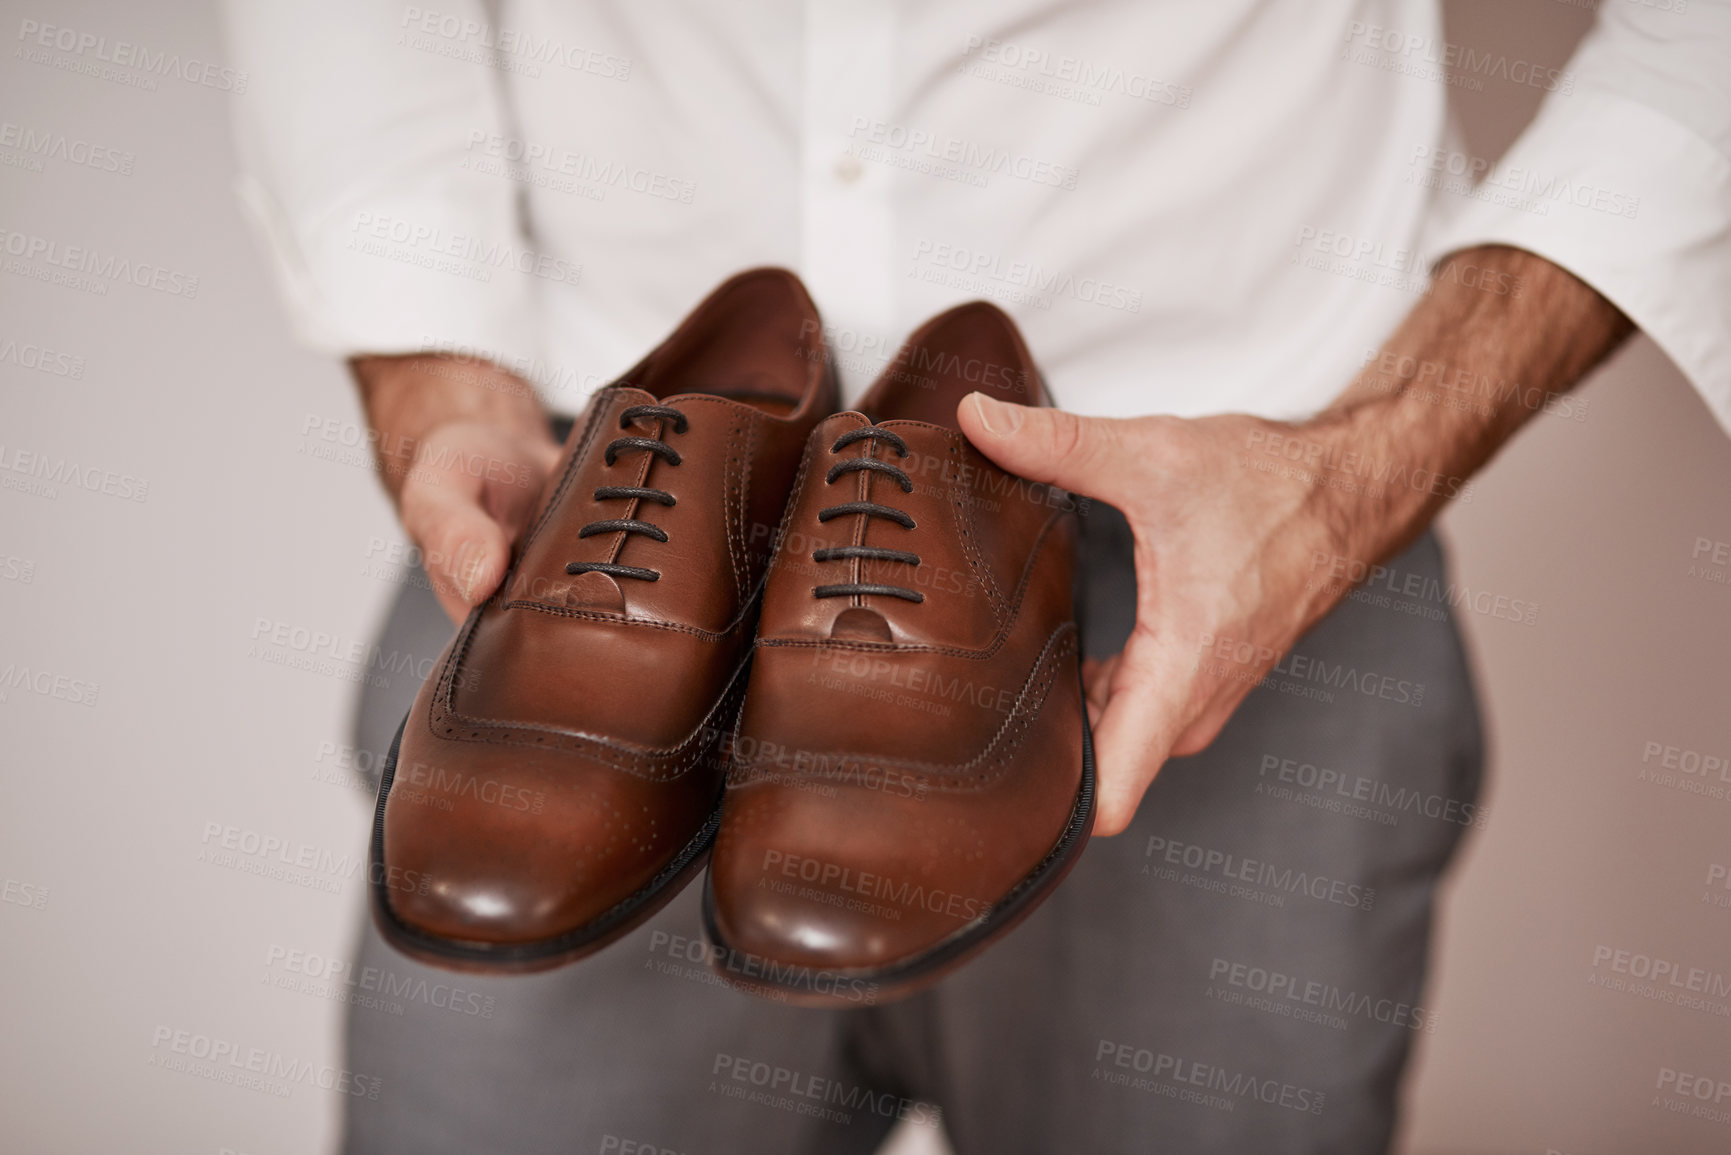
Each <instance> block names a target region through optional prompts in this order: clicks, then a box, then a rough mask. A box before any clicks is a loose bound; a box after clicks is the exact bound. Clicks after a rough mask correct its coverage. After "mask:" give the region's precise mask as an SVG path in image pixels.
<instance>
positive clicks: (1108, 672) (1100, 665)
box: [1082, 654, 1118, 725]
mask: <svg viewBox="0 0 1731 1155" xmlns="http://www.w3.org/2000/svg"><path fill="white" fill-rule="evenodd" d="M1117 669H1118V655H1117V654H1113V655H1112V656H1111V657H1109V658H1106V659H1104V660H1097V659H1094V658H1084V659H1083V660H1082V690H1083V693H1084V695H1085V696H1086V698H1087V701H1088V721H1089V723H1090V724H1093V725H1098V724H1099V722H1100V714H1101V712H1102V711H1104V710H1105V708H1106V700H1107V699H1108V698H1109V697H1110V696H1111V686H1112V675H1113V674H1114V673H1115V672H1116V671H1117Z"/></svg>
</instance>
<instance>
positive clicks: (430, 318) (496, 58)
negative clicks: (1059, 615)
mask: <svg viewBox="0 0 1731 1155" xmlns="http://www.w3.org/2000/svg"><path fill="white" fill-rule="evenodd" d="M1599 9H1600V11H1599V16H1598V24H1597V26H1596V28H1595V29H1594V31H1593V32H1592V33H1591V35H1590V36H1589V38H1588V40H1587V41H1586V42H1585V43H1584V44H1583V46H1582V47H1581V49H1580V51H1579V52H1578V53H1577V55H1576V56H1575V57H1574V58H1573V59H1572V60H1566V61H1565V60H1549V61H1531V60H1524V59H1521V58H1519V57H1518V56H1515V55H1510V54H1508V53H1506V52H1504V50H1503V49H1502V48H1501V47H1499V46H1497V45H1479V44H1452V43H1449V42H1448V41H1446V40H1445V38H1444V35H1443V32H1442V28H1441V21H1440V16H1439V10H1438V5H1437V3H1436V0H1159V2H1156V0H1142V2H1131V0H1119V2H1115V0H1076V2H1060V0H899V2H897V0H751V2H743V0H740V2H733V3H725V4H718V3H714V2H708V3H704V2H699V0H591V2H578V0H562V2H558V0H502V2H501V3H498V4H484V3H481V2H480V0H424V2H423V3H418V4H404V3H400V2H396V0H392V2H388V3H387V2H384V0H301V2H299V3H293V4H285V3H281V2H280V0H256V2H255V0H230V3H229V18H230V19H229V28H230V35H231V37H232V39H233V50H234V52H235V54H236V56H237V57H238V59H237V60H236V63H237V64H238V65H239V66H240V67H242V68H245V69H246V70H247V71H248V72H249V73H250V74H251V76H252V80H251V83H250V86H249V91H248V93H247V94H246V96H245V97H243V98H241V103H240V109H241V111H240V114H239V116H238V118H237V133H238V136H239V141H240V145H241V149H242V155H243V158H244V165H245V172H244V173H243V174H242V176H241V178H240V191H241V195H242V199H243V201H244V202H245V204H246V206H247V208H248V210H249V212H250V215H251V216H252V217H253V219H254V220H255V221H256V222H257V223H258V225H259V228H260V231H261V233H262V235H263V236H264V237H265V239H266V242H267V245H268V247H269V249H270V250H271V252H272V254H273V257H274V260H273V264H274V266H275V269H276V271H277V273H278V275H279V281H280V284H281V286H282V290H283V293H284V296H285V298H286V300H287V302H288V305H289V309H290V312H291V314H292V316H293V319H294V321H295V324H296V327H297V329H298V331H299V332H300V333H301V334H302V335H303V336H304V338H305V339H306V340H307V341H309V342H310V343H312V344H313V345H314V346H316V347H317V348H319V349H322V350H325V351H328V352H330V353H332V354H335V355H339V356H346V355H350V354H354V353H361V352H373V353H395V352H406V351H411V350H420V349H443V350H448V351H454V352H458V353H460V354H463V355H473V356H481V357H486V358H488V359H490V360H495V361H498V362H500V363H502V364H504V365H506V366H507V367H510V368H513V369H515V370H516V371H518V372H519V373H521V374H523V375H524V376H525V377H527V378H529V379H530V380H532V381H534V382H535V384H536V385H537V387H538V388H539V389H540V390H541V391H542V392H543V394H544V396H545V397H546V399H547V400H548V401H549V403H550V404H552V405H553V406H555V407H556V408H559V409H562V410H567V411H569V410H574V409H575V408H577V407H578V406H579V405H581V403H582V401H583V399H584V397H585V396H586V395H587V393H588V392H590V391H591V390H592V389H594V388H595V387H597V386H599V385H602V384H605V383H606V382H607V381H609V380H610V379H612V378H613V377H614V376H615V375H617V374H618V373H619V372H621V371H622V370H624V369H625V368H627V367H628V366H629V365H630V364H632V363H633V362H634V361H635V360H637V359H638V358H639V357H640V356H641V355H642V354H643V353H644V352H645V351H646V350H647V349H648V348H649V347H651V346H652V345H653V344H654V343H655V342H657V341H658V340H660V339H661V337H662V336H664V335H665V334H666V332H667V331H668V330H669V329H670V328H671V326H672V325H673V324H674V323H675V322H676V321H677V320H678V319H679V318H680V317H681V316H682V315H683V314H684V313H685V312H686V311H687V310H688V309H689V308H690V307H691V306H692V305H693V304H695V303H696V301H697V300H698V299H699V298H700V297H701V296H702V294H703V293H705V292H706V291H707V290H708V289H709V288H710V287H712V286H713V285H714V284H715V283H716V282H718V281H719V280H720V279H722V278H723V277H724V276H726V275H727V274H729V273H732V272H734V271H736V270H738V269H741V268H744V267H747V266H750V265H756V264H783V265H787V266H789V267H791V268H793V269H795V270H796V271H798V272H799V273H800V274H801V275H802V276H803V277H804V278H805V279H806V281H807V283H808V285H809V286H810V288H811V290H812V293H813V295H814V296H815V297H816V299H817V302H818V305H819V307H820V308H821V309H822V311H823V314H824V319H825V323H826V326H827V327H828V328H829V330H830V336H831V339H832V342H833V345H834V347H835V350H836V355H837V360H838V364H839V366H840V368H841V370H842V374H843V383H844V390H845V392H846V394H847V395H848V396H850V397H851V396H854V395H857V393H858V392H859V391H860V390H862V389H863V388H864V387H865V385H866V384H868V383H869V381H870V380H871V378H872V377H873V376H874V375H875V374H876V372H877V371H878V370H879V369H881V368H882V367H883V365H884V363H885V362H886V360H887V359H888V358H889V357H890V356H891V355H893V353H894V351H895V349H896V348H897V346H898V344H899V342H900V341H901V339H902V337H903V336H904V335H905V334H906V333H907V332H908V331H909V330H911V329H912V328H913V327H914V326H915V325H917V324H918V323H919V322H920V321H921V320H922V319H924V318H925V317H927V316H929V315H930V314H932V313H934V312H936V311H938V310H940V309H942V308H944V307H946V306H948V305H951V304H953V303H955V302H957V301H961V300H965V299H968V298H973V297H984V298H987V299H990V300H994V301H997V302H998V303H999V304H1001V305H1003V306H1004V307H1005V308H1006V309H1008V310H1009V312H1010V313H1011V314H1012V315H1013V316H1015V317H1016V319H1017V321H1018V322H1019V323H1020V324H1021V325H1022V326H1023V328H1024V330H1025V332H1026V333H1027V336H1028V339H1029V342H1030V345H1031V347H1032V348H1033V350H1034V352H1035V355H1036V357H1037V358H1038V359H1039V360H1040V362H1041V363H1042V365H1043V367H1044V370H1045V372H1046V374H1047V377H1048V378H1049V380H1050V381H1051V384H1052V386H1053V389H1054V392H1055V394H1056V396H1057V397H1058V399H1059V401H1060V402H1061V403H1062V404H1063V405H1065V406H1066V407H1067V408H1070V409H1073V410H1075V411H1077V412H1081V413H1088V414H1102V415H1130V414H1137V413H1153V412H1161V413H1174V414H1181V415H1187V416H1194V415H1201V414H1207V413H1217V412H1223V411H1245V412H1251V413H1257V414H1261V415H1264V416H1269V417H1277V418H1300V417H1303V416H1306V415H1308V414H1310V413H1313V412H1314V411H1316V410H1317V409H1319V408H1321V407H1322V406H1324V405H1326V404H1327V403H1328V402H1329V400H1330V399H1332V398H1333V397H1334V396H1335V395H1336V394H1337V393H1339V392H1340V390H1341V389H1342V388H1344V387H1345V385H1346V384H1347V382H1348V381H1350V380H1351V378H1352V377H1353V375H1354V374H1355V373H1356V372H1357V371H1358V370H1359V369H1360V367H1361V366H1362V365H1363V364H1364V362H1365V360H1366V358H1367V356H1368V355H1369V353H1370V352H1371V351H1372V350H1374V349H1375V348H1376V347H1377V345H1378V343H1379V342H1380V341H1381V340H1382V339H1383V338H1384V337H1385V336H1386V335H1387V334H1388V332H1389V331H1390V330H1391V329H1392V328H1393V327H1394V326H1395V325H1396V324H1397V323H1398V321H1399V320H1400V318H1401V317H1402V316H1403V315H1404V314H1405V313H1406V312H1407V311H1408V310H1409V309H1411V307H1412V306H1413V304H1414V303H1415V302H1416V301H1417V300H1418V295H1419V293H1420V292H1422V290H1423V288H1424V286H1425V284H1426V280H1427V275H1428V270H1429V269H1430V268H1431V263H1432V261H1433V260H1434V259H1435V258H1437V257H1438V256H1441V255H1443V254H1444V253H1446V252H1449V251H1452V250H1455V249H1459V248H1462V247H1465V246H1469V245H1472V244H1477V243H1483V242H1503V243H1507V244H1511V245H1516V246H1519V247H1522V248H1525V249H1529V250H1532V251H1534V252H1536V253H1538V254H1540V255H1542V256H1544V257H1547V258H1548V259H1550V260H1552V261H1554V262H1555V263H1557V264H1559V265H1561V266H1563V267H1564V268H1567V269H1569V270H1571V271H1572V272H1574V273H1575V274H1576V275H1577V276H1580V277H1581V278H1583V279H1584V280H1586V281H1587V282H1588V283H1590V284H1592V285H1593V286H1594V287H1595V288H1596V289H1598V290H1599V291H1600V292H1601V293H1603V294H1604V295H1605V296H1606V297H1608V298H1609V299H1610V300H1612V301H1613V302H1615V303H1616V304H1617V305H1618V306H1619V307H1621V308H1622V309H1623V310H1624V311H1625V312H1627V313H1628V314H1629V315H1630V317H1632V318H1633V319H1634V321H1635V322H1636V323H1637V324H1638V325H1640V327H1641V328H1642V329H1644V330H1645V331H1646V332H1647V333H1648V334H1650V335H1651V336H1652V337H1653V339H1654V340H1655V341H1656V342H1657V343H1658V344H1659V346H1660V347H1661V348H1663V349H1664V350H1665V352H1666V353H1667V354H1668V355H1669V356H1670V357H1671V358H1672V359H1673V360H1674V361H1675V362H1676V363H1677V364H1678V366H1679V367H1680V368H1681V369H1682V371H1683V372H1684V373H1685V374H1686V375H1687V376H1688V377H1689V379H1690V380H1691V381H1693V382H1694V383H1695V385H1696V386H1697V387H1698V388H1699V389H1700V390H1701V392H1702V394H1703V395H1704V396H1705V397H1706V398H1707V400H1708V403H1709V404H1710V406H1711V407H1712V408H1713V410H1714V412H1715V413H1716V415H1717V416H1718V418H1719V420H1720V421H1721V422H1722V423H1724V424H1725V425H1726V427H1727V428H1728V429H1731V0H1599ZM1451 66H1452V68H1453V69H1454V71H1453V73H1452V74H1446V75H1445V71H1444V70H1445V67H1451ZM1447 75H1452V76H1453V80H1452V81H1450V80H1448V79H1447ZM1448 83H1455V84H1459V85H1463V86H1466V87H1469V88H1479V89H1486V88H1494V87H1495V86H1501V85H1530V86H1534V87H1537V88H1540V89H1543V90H1544V91H1545V92H1546V95H1545V98H1544V104H1543V107H1542V111H1541V113H1540V115H1539V117H1538V119H1537V121H1536V122H1535V123H1534V124H1533V125H1532V127H1531V128H1530V129H1529V130H1528V131H1527V132H1526V133H1525V135H1524V136H1522V137H1521V139H1520V140H1519V141H1518V142H1517V143H1516V144H1515V146H1514V147H1513V149H1512V150H1511V151H1510V153H1509V155H1508V156H1507V157H1506V158H1505V160H1504V162H1503V163H1502V164H1501V165H1499V166H1497V167H1496V168H1495V169H1491V168H1490V167H1489V166H1488V165H1486V164H1485V162H1483V161H1482V160H1480V159H1478V158H1474V157H1471V156H1468V155H1466V154H1465V153H1464V152H1462V151H1461V150H1460V149H1459V148H1458V147H1456V146H1454V145H1452V144H1451V139H1452V138H1451V134H1450V132H1449V125H1448V118H1447V100H1446V94H1447V85H1448ZM1468 275H1469V276H1470V275H1472V274H1471V272H1470V271H1469V273H1468ZM1482 287H1483V288H1484V289H1485V291H1488V292H1519V291H1520V288H1521V287H1520V286H1519V285H1518V284H1512V283H1506V282H1487V283H1486V284H1485V285H1484V286H1482ZM1516 384H1519V383H1516Z"/></svg>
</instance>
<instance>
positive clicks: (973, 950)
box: [703, 694, 1095, 1007]
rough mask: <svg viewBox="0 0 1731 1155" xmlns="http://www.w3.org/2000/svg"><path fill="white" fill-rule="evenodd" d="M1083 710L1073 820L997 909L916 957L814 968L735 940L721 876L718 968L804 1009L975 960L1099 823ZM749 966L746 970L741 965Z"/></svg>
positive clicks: (712, 932) (918, 982)
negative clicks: (724, 909) (843, 990)
mask: <svg viewBox="0 0 1731 1155" xmlns="http://www.w3.org/2000/svg"><path fill="white" fill-rule="evenodd" d="M1083 703H1084V708H1083V713H1082V782H1081V785H1080V786H1079V787H1078V788H1077V790H1076V799H1075V801H1074V802H1073V803H1072V804H1071V807H1070V820H1069V822H1067V823H1066V824H1065V826H1064V829H1063V832H1062V833H1060V834H1059V836H1058V841H1057V843H1056V844H1055V845H1053V847H1052V849H1051V850H1050V851H1048V852H1047V853H1046V857H1045V858H1043V859H1041V860H1040V864H1039V865H1038V866H1036V867H1035V868H1034V869H1033V870H1032V871H1030V872H1029V873H1028V874H1026V875H1025V876H1023V878H1022V880H1021V881H1020V882H1018V883H1017V884H1016V885H1015V886H1014V887H1013V888H1012V889H1011V890H1010V893H1009V894H1007V895H1005V896H1004V899H1003V901H1002V902H999V903H997V904H996V905H994V906H993V907H992V909H991V911H990V912H989V913H987V914H986V915H985V916H983V917H982V918H980V919H978V920H977V921H975V922H972V923H969V924H968V925H967V926H964V927H962V928H961V929H960V930H958V931H956V932H955V933H954V934H952V935H950V936H949V937H948V938H945V939H943V940H941V941H939V942H937V943H935V944H934V945H932V946H930V947H927V948H926V949H925V950H924V951H921V952H920V953H919V954H916V955H911V956H909V957H908V958H905V959H902V960H900V961H899V962H895V963H892V964H890V965H889V966H886V967H876V968H845V967H821V966H811V965H808V964H805V963H790V964H783V963H780V962H778V961H777V960H774V959H770V958H766V957H764V956H761V955H755V954H752V953H750V952H747V951H741V950H738V949H737V948H735V947H732V946H729V945H728V943H727V940H726V938H725V937H724V936H723V935H722V933H721V930H720V928H719V927H718V926H717V925H716V920H715V880H714V878H713V876H710V877H707V878H705V879H704V883H703V929H704V933H706V934H707V935H708V936H709V941H710V943H711V944H712V945H713V946H714V947H715V950H714V953H713V954H712V956H711V962H710V965H711V969H712V970H714V972H715V973H716V974H718V975H720V976H721V977H722V978H723V979H725V980H726V981H727V982H728V983H729V984H730V985H731V986H734V987H737V988H739V989H740V990H744V991H749V992H751V993H752V994H756V995H762V996H764V997H766V998H771V999H774V1000H775V1001H777V1002H784V1003H791V1004H793V1005H795V1006H801V1007H857V1006H861V1005H866V1006H871V1005H875V1004H881V1003H888V1002H894V1001H896V1000H898V999H903V998H906V997H908V996H909V995H913V994H918V993H919V992H920V991H922V990H925V989H926V988H927V987H929V986H931V985H933V984H934V983H936V982H938V980H940V979H942V978H944V977H945V976H947V975H948V974H950V972H952V971H954V970H955V969H956V968H958V967H960V966H961V965H962V964H963V963H966V962H967V961H968V960H970V959H972V958H973V957H974V956H975V955H977V954H979V953H980V952H981V951H983V950H985V949H986V948H987V947H988V946H990V945H992V944H993V943H994V942H996V941H998V940H999V939H1001V938H1003V937H1004V936H1005V935H1007V934H1009V933H1010V932H1011V931H1012V930H1014V929H1016V927H1017V926H1018V925H1020V924H1021V922H1022V920H1023V919H1025V918H1027V917H1028V915H1030V914H1032V913H1033V912H1034V910H1035V908H1036V907H1038V906H1039V905H1040V904H1041V903H1042V902H1044V901H1045V900H1046V897H1047V896H1048V895H1050V894H1051V893H1052V891H1053V890H1055V889H1056V888H1057V886H1058V884H1059V883H1060V882H1063V881H1064V878H1065V876H1066V875H1068V874H1069V873H1070V871H1071V869H1072V868H1074V867H1075V865H1076V863H1077V861H1078V860H1080V859H1081V857H1082V850H1083V848H1084V847H1086V846H1087V845H1088V839H1089V835H1090V833H1091V832H1092V830H1093V827H1094V794H1095V778H1094V733H1093V728H1092V727H1091V726H1089V725H1088V715H1087V710H1086V703H1087V697H1086V695H1085V694H1084V697H1083ZM735 963H740V964H742V965H743V968H744V971H745V972H759V973H741V971H740V970H739V969H737V968H736V967H735V966H734V965H733V964H735ZM780 971H787V972H790V974H791V975H792V976H795V978H794V981H783V980H780V979H777V978H773V977H764V976H765V975H766V974H767V975H775V974H777V973H778V972H780ZM819 976H822V985H823V986H825V987H827V988H829V989H831V990H834V989H837V988H839V987H841V986H842V985H844V984H845V985H846V986H847V988H848V990H849V991H850V992H852V993H853V994H854V995H856V996H857V997H851V998H850V997H847V996H843V995H839V994H829V993H826V992H824V991H819V990H817V989H815V987H816V986H817V985H818V983H817V980H818V977H819Z"/></svg>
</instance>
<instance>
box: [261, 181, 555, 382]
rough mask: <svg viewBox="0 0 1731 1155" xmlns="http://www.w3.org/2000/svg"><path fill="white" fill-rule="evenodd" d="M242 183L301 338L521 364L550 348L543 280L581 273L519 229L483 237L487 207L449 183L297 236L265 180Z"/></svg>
mask: <svg viewBox="0 0 1731 1155" xmlns="http://www.w3.org/2000/svg"><path fill="white" fill-rule="evenodd" d="M235 191H236V193H237V194H238V196H239V198H240V202H241V205H242V208H243V209H244V211H245V214H246V216H247V217H248V218H249V220H250V221H251V222H252V224H253V226H254V232H255V233H256V235H257V236H258V237H259V238H260V241H261V243H262V244H263V246H264V248H265V250H266V254H267V257H268V258H269V259H268V262H267V263H268V264H269V266H270V268H271V269H272V271H273V273H274V274H275V278H276V282H277V287H278V290H279V292H280V294H281V296H282V298H283V302H284V305H285V307H286V309H287V312H288V315H289V321H290V324H291V325H292V327H293V328H294V331H295V334H296V336H297V337H299V338H300V340H301V341H302V342H303V343H305V344H307V345H309V346H311V347H312V348H313V349H315V350H317V351H319V352H323V353H327V354H330V355H332V356H335V357H340V358H348V357H353V356H358V355H361V354H381V355H389V354H401V353H423V352H445V353H455V354H458V355H461V356H463V357H465V358H481V359H484V360H488V361H493V362H496V363H498V364H500V365H503V366H505V367H506V368H509V369H513V370H515V371H518V372H522V367H524V366H534V365H537V364H539V363H540V361H541V354H542V350H541V348H540V328H539V325H538V305H539V301H538V295H537V293H536V292H535V289H534V285H535V278H537V277H540V278H545V279H549V280H569V281H571V282H573V283H575V282H576V280H577V279H578V277H579V275H580V274H581V271H582V270H581V267H580V266H577V265H575V264H574V263H571V262H567V261H564V260H562V259H557V258H553V257H550V256H549V255H547V254H540V253H536V252H535V251H534V250H532V249H529V248H527V247H526V246H525V245H524V244H523V242H522V240H521V238H518V237H483V236H480V235H478V234H477V233H476V232H475V229H474V222H475V221H476V220H477V219H485V214H484V213H477V212H471V211H469V206H466V205H464V204H461V203H453V202H452V201H451V200H450V199H449V190H433V191H432V192H430V194H429V195H428V196H426V197H424V198H420V197H414V196H410V197H408V198H406V199H402V203H397V200H398V199H401V198H380V197H372V198H368V199H367V201H366V202H365V203H366V207H365V208H364V209H362V208H357V209H353V210H351V211H347V212H345V213H333V214H331V215H330V216H329V217H327V218H326V219H325V220H324V221H323V222H321V223H320V224H319V225H317V226H315V227H311V228H307V229H303V230H302V231H301V232H300V233H298V234H297V232H296V230H295V229H294V228H292V227H291V226H290V224H289V221H288V215H287V213H286V212H285V211H284V210H283V208H282V207H281V206H280V205H279V203H278V202H277V200H276V199H275V197H273V196H272V195H271V193H270V190H269V189H268V188H267V187H266V186H265V185H264V183H263V182H261V181H259V180H258V179H256V178H255V177H253V176H252V175H251V174H247V173H242V174H241V175H240V176H239V177H237V178H236V182H235ZM441 194H442V195H441Z"/></svg>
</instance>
